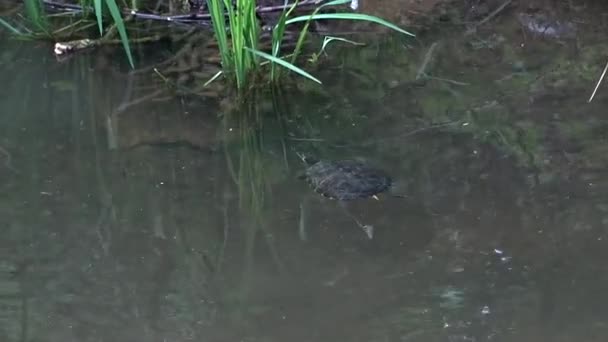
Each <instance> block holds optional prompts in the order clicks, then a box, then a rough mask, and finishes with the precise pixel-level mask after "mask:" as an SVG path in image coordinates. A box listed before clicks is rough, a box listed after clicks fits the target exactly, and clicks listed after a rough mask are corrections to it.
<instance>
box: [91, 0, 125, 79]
mask: <svg viewBox="0 0 608 342" xmlns="http://www.w3.org/2000/svg"><path fill="white" fill-rule="evenodd" d="M95 1H98V0H95ZM106 6H108V9H109V10H110V15H111V16H112V19H114V25H116V29H118V35H119V36H120V41H121V42H122V46H123V47H124V49H125V52H126V53H127V58H128V59H129V64H131V68H134V67H135V64H134V63H133V56H132V55H131V46H130V44H129V36H128V35H127V29H126V28H125V22H124V20H123V19H122V15H121V14H120V9H118V5H116V0H106Z"/></svg>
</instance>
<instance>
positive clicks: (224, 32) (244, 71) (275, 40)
mask: <svg viewBox="0 0 608 342" xmlns="http://www.w3.org/2000/svg"><path fill="white" fill-rule="evenodd" d="M350 2H351V0H333V1H329V2H326V3H323V4H321V5H319V6H318V7H316V8H315V9H314V10H313V11H312V13H310V14H306V15H300V16H294V13H295V12H296V9H297V8H298V5H299V3H300V0H296V1H295V2H294V3H292V4H291V5H288V2H287V1H285V8H284V9H283V11H282V13H281V15H280V16H279V19H278V21H277V23H276V24H275V25H274V26H273V27H272V28H271V45H270V47H269V48H268V50H270V51H264V50H265V49H263V48H261V47H260V46H261V41H262V36H263V33H262V27H261V23H260V21H259V16H258V13H257V11H256V10H257V8H256V6H257V5H256V1H255V0H236V1H232V0H207V5H208V9H209V13H210V15H211V19H212V24H213V30H214V34H215V38H216V40H217V48H218V50H219V55H220V60H221V66H222V70H221V71H220V72H218V74H216V75H215V76H214V77H212V78H211V79H210V80H209V81H208V82H207V84H208V83H211V82H212V81H214V80H216V79H217V78H218V76H224V77H226V78H227V79H228V81H234V83H235V86H236V88H237V89H238V90H239V91H242V90H244V89H246V88H248V87H249V86H251V85H252V83H251V82H252V80H253V79H259V78H258V77H254V76H256V75H257V76H264V70H266V71H267V72H268V73H269V80H270V81H271V82H273V83H277V82H278V81H279V79H280V78H281V77H282V75H283V74H284V73H282V72H281V71H282V70H287V71H289V72H294V73H296V74H298V75H300V76H303V77H305V78H308V79H309V80H312V81H314V82H316V83H319V84H320V83H321V81H320V80H319V79H317V78H315V77H314V76H312V75H311V74H309V73H308V72H306V71H305V70H303V69H302V68H301V67H300V66H297V64H298V58H299V57H300V56H301V54H302V51H303V47H304V44H305V43H306V41H307V39H306V38H307V36H308V32H309V26H310V24H311V22H312V21H313V20H351V21H367V22H372V23H376V24H380V25H383V26H385V27H388V28H390V29H392V30H395V31H397V32H400V33H402V34H405V35H409V36H413V35H412V34H411V33H409V32H407V31H405V30H403V29H401V28H399V27H397V26H395V25H393V24H391V23H389V22H387V21H385V20H382V19H380V18H377V17H374V16H370V15H366V14H361V13H331V14H328V13H321V12H322V10H323V9H324V8H327V7H335V6H340V5H344V4H348V3H350ZM79 6H80V7H81V8H82V14H83V16H84V19H80V20H77V21H75V22H74V21H72V22H70V23H69V24H68V25H67V26H66V25H65V24H63V22H62V25H63V26H62V27H61V28H60V29H58V30H55V31H53V30H52V29H50V28H49V27H51V25H49V20H50V19H51V18H55V17H57V18H59V17H61V18H63V19H65V18H67V17H66V16H62V15H52V16H51V15H47V14H46V13H45V12H44V9H43V6H42V2H41V0H25V12H26V13H27V19H28V20H27V22H25V23H11V22H10V21H9V20H4V19H3V20H0V25H2V26H4V27H5V28H7V29H8V30H9V31H10V32H12V33H13V34H16V35H19V36H21V37H30V38H39V37H47V38H52V39H55V40H57V39H58V38H65V37H70V38H71V37H72V36H74V34H75V33H77V32H81V31H84V30H85V29H89V28H91V27H92V26H94V25H95V24H96V26H97V28H98V30H99V34H100V36H101V39H99V40H98V41H93V40H91V41H87V42H83V44H92V45H98V44H99V43H101V42H103V41H104V40H109V39H110V38H112V37H113V36H114V35H115V34H116V33H118V36H119V38H120V42H121V43H122V45H123V48H124V50H125V52H126V54H127V58H128V60H129V62H130V64H131V66H133V65H134V62H133V57H132V55H131V45H132V44H133V43H134V41H133V40H129V36H128V34H127V27H126V22H125V19H124V18H123V15H124V13H126V12H125V11H124V10H122V9H121V7H119V4H118V3H117V2H116V0H81V1H80V4H79ZM139 6H140V4H138V3H136V2H132V3H130V4H129V7H130V8H132V9H136V8H138V7H139ZM91 14H93V15H94V18H95V21H94V22H91V21H88V22H87V21H86V18H87V16H89V15H91ZM109 18H110V19H111V23H112V24H111V26H110V27H109V28H108V27H104V25H106V26H107V22H108V20H107V19H109ZM69 20H71V19H69ZM296 23H301V24H303V26H302V28H301V29H299V32H298V33H297V40H296V42H295V46H294V47H293V50H292V51H290V52H287V53H286V54H283V52H284V50H285V47H284V42H285V40H286V37H287V32H288V27H289V26H291V25H293V24H296ZM290 33H293V30H291V31H290ZM82 35H83V34H80V35H79V36H81V37H82ZM84 36H85V37H86V36H87V33H84ZM336 41H341V42H347V43H354V42H351V41H348V40H345V39H343V38H339V37H332V38H331V39H329V40H327V39H326V40H325V42H324V43H323V48H322V50H324V49H325V47H326V45H327V44H328V43H329V42H336ZM87 46H89V45H87ZM315 57H316V55H315V54H313V55H312V58H308V60H309V61H313V62H314V61H315V60H316V58H315ZM266 65H269V69H262V67H264V66H266ZM279 67H281V68H279Z"/></svg>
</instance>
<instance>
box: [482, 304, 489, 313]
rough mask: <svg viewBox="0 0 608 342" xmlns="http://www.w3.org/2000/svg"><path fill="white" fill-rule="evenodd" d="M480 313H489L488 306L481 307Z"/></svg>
mask: <svg viewBox="0 0 608 342" xmlns="http://www.w3.org/2000/svg"><path fill="white" fill-rule="evenodd" d="M481 314H482V315H488V314H490V308H489V307H488V306H487V305H486V306H484V307H483V308H482V309H481Z"/></svg>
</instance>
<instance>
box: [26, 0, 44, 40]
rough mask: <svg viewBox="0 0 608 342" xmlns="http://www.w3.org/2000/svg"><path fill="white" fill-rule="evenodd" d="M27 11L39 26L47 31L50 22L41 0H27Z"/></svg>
mask: <svg viewBox="0 0 608 342" xmlns="http://www.w3.org/2000/svg"><path fill="white" fill-rule="evenodd" d="M25 13H26V15H27V17H28V19H29V20H30V21H31V22H32V23H33V24H34V25H35V26H36V27H37V28H39V29H41V30H42V31H45V32H46V31H47V29H48V25H47V24H48V22H47V20H46V15H45V12H44V10H43V7H42V2H41V1H40V0H25Z"/></svg>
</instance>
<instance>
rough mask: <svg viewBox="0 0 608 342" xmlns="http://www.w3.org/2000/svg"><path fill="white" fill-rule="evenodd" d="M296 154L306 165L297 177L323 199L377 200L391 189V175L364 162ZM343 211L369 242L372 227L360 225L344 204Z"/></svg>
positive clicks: (343, 200)
mask: <svg viewBox="0 0 608 342" xmlns="http://www.w3.org/2000/svg"><path fill="white" fill-rule="evenodd" d="M298 155H299V156H300V158H301V159H302V161H304V162H305V163H306V164H307V165H308V166H307V168H306V170H305V171H304V172H303V174H301V175H300V177H299V178H303V179H305V180H307V181H308V183H309V185H310V186H311V187H312V188H313V190H315V191H316V192H317V193H319V194H321V195H322V196H324V197H327V198H330V199H335V200H338V201H340V202H342V203H343V202H345V201H352V200H356V199H364V198H375V199H378V197H377V195H378V194H380V193H383V192H385V191H387V190H390V189H391V188H392V185H393V180H392V178H391V176H390V175H389V174H388V173H387V172H386V171H384V170H382V169H380V168H377V167H375V166H373V165H372V164H371V163H368V162H366V161H362V160H356V159H343V160H317V159H315V158H312V157H305V156H303V155H300V154H298ZM396 196H398V197H402V196H400V195H396ZM342 208H343V209H345V210H346V213H347V214H348V215H349V216H350V217H351V218H352V219H353V220H354V221H355V222H356V223H357V225H358V226H359V227H360V228H362V229H363V231H364V232H365V233H366V234H367V236H368V238H370V239H372V238H373V229H374V227H373V226H371V225H364V224H361V223H360V222H359V221H358V220H357V218H356V217H355V216H354V215H352V214H351V213H350V212H349V211H348V209H346V207H345V206H344V205H342ZM301 234H304V233H303V230H301Z"/></svg>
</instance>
